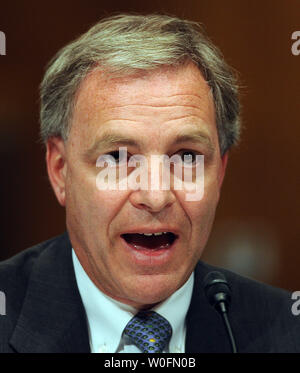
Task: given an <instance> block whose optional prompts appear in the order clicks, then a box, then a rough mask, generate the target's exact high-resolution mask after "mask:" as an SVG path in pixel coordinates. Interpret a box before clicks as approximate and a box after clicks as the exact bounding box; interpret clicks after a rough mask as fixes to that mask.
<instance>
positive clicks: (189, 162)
mask: <svg viewBox="0 0 300 373" xmlns="http://www.w3.org/2000/svg"><path fill="white" fill-rule="evenodd" d="M177 154H179V156H180V158H181V161H182V162H183V164H184V165H185V166H195V165H196V164H197V162H198V161H197V158H196V156H197V155H199V153H197V152H195V151H193V150H181V151H180V152H179V153H177Z"/></svg>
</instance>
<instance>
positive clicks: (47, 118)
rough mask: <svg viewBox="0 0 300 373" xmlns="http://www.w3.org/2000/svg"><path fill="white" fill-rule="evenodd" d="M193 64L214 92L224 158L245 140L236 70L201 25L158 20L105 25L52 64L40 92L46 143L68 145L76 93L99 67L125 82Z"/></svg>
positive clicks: (117, 20)
mask: <svg viewBox="0 0 300 373" xmlns="http://www.w3.org/2000/svg"><path fill="white" fill-rule="evenodd" d="M190 61H192V62H194V63H195V64H196V65H197V66H198V68H199V70H200V71H201V72H202V74H203V76H204V78H205V80H206V81H207V83H208V85H209V86H210V88H211V91H212V94H213V98H214V103H215V110H216V122H217V130H218V137H219V143H220V151H221V154H222V155H223V154H224V153H225V152H226V151H227V150H228V149H229V148H230V147H231V146H232V145H234V144H236V143H237V142H238V140H239V135H240V120H239V112H240V105H239V100H238V86H237V79H236V77H235V75H234V73H233V70H232V69H231V68H230V67H229V66H228V65H227V64H226V62H225V61H224V59H223V56H222V55H221V53H220V51H219V50H218V49H217V48H216V47H215V46H214V45H213V44H212V42H211V41H210V40H209V39H208V37H207V36H206V35H205V33H204V31H203V30H202V28H201V27H200V25H199V24H197V23H196V22H192V21H188V20H182V19H179V18H177V17H171V16H168V15H158V14H151V15H146V16H144V15H131V14H119V15H117V16H112V17H109V18H105V19H102V20H101V21H100V22H98V23H97V24H96V25H94V26H93V27H92V28H91V29H89V30H88V31H87V32H86V33H85V34H83V35H82V36H81V37H79V38H78V39H76V40H75V41H73V42H72V43H70V44H68V45H67V46H65V47H64V48H62V49H61V50H60V51H59V52H58V53H57V54H56V55H55V56H54V57H53V58H52V60H51V61H50V62H49V64H48V66H47V71H46V73H45V76H44V79H43V81H42V83H41V87H40V94H41V113H40V120H41V138H42V140H43V141H44V142H45V143H46V142H47V140H48V139H49V138H50V137H52V136H61V137H62V138H63V140H64V141H67V138H68V134H69V131H70V123H71V119H72V113H73V109H74V102H75V96H76V92H77V90H78V88H79V85H80V83H81V82H82V81H83V79H84V78H85V77H86V75H87V74H88V73H89V72H90V71H91V70H92V69H94V68H95V66H100V67H101V69H102V70H104V71H106V72H107V73H108V74H109V76H111V77H124V76H130V75H133V74H135V73H137V72H142V73H143V72H144V73H146V72H151V70H154V69H158V68H159V67H162V66H181V65H184V64H185V63H187V62H190Z"/></svg>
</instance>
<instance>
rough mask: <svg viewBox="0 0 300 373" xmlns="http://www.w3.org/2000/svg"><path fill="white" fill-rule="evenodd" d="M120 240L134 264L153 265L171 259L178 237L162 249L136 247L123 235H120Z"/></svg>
mask: <svg viewBox="0 0 300 373" xmlns="http://www.w3.org/2000/svg"><path fill="white" fill-rule="evenodd" d="M121 241H122V244H123V247H124V248H125V250H126V251H127V253H128V254H129V255H130V256H131V258H132V260H133V261H134V262H135V263H136V264H139V265H146V266H147V265H151V266H153V265H162V264H165V263H167V262H168V261H169V260H170V259H171V257H172V255H173V253H174V251H175V248H176V246H177V242H178V237H177V238H176V239H175V241H174V242H173V243H172V245H170V246H169V247H167V248H164V249H143V248H141V249H137V248H135V247H134V246H133V245H131V244H129V243H128V242H126V240H125V239H124V238H123V237H121Z"/></svg>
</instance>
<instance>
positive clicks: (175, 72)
mask: <svg viewBox="0 0 300 373" xmlns="http://www.w3.org/2000/svg"><path fill="white" fill-rule="evenodd" d="M195 131H197V132H200V133H201V136H200V138H199V141H195V142H194V141H191V140H188V139H185V140H184V141H181V142H177V143H176V141H175V139H176V138H177V137H180V136H183V135H187V134H190V133H191V132H195ZM107 133H113V134H114V135H115V136H116V135H118V136H122V137H126V138H130V139H131V140H133V141H131V142H129V143H128V142H123V143H112V144H111V145H109V144H106V145H105V147H104V145H103V143H102V145H99V144H100V141H101V139H103V136H104V134H107ZM56 141H57V145H58V146H57V147H56V149H60V150H59V151H58V152H57V153H55V154H54V151H52V150H51V149H53V147H50V146H48V169H49V170H50V171H49V172H50V174H51V172H52V171H51V162H52V163H53V164H54V163H55V162H56V161H57V160H59V161H60V163H59V164H60V165H61V169H60V170H59V171H58V172H57V174H58V175H59V176H58V179H59V180H60V181H59V183H60V184H59V185H60V187H59V188H58V187H55V185H54V189H55V191H56V194H57V196H58V199H59V201H60V203H61V204H62V205H65V206H66V217H67V228H68V232H69V235H70V239H71V242H72V245H73V248H74V250H75V252H76V254H77V256H78V258H79V260H80V262H81V264H82V266H83V267H84V269H85V271H86V272H87V274H88V275H89V277H90V278H91V279H92V281H93V282H94V283H95V284H96V286H98V287H99V288H100V289H101V290H102V291H103V292H104V293H106V294H107V295H109V296H111V297H112V298H114V299H117V300H119V301H121V302H123V303H126V304H131V305H133V306H135V307H137V308H141V307H144V306H146V305H152V304H155V303H158V302H160V301H162V300H164V299H165V298H167V297H168V296H170V295H171V294H172V293H173V292H174V291H176V290H177V289H178V288H179V287H181V286H182V285H183V284H184V283H185V281H186V280H187V279H188V277H189V276H190V274H191V272H192V271H193V269H194V267H195V265H196V263H197V261H198V260H199V258H200V256H201V254H202V251H203V249H204V247H205V245H206V242H207V239H208V236H209V233H210V230H211V226H212V223H213V219H214V215H215V209H216V206H217V203H218V200H219V193H220V188H221V184H222V180H223V175H224V171H225V167H226V159H227V157H226V156H225V157H223V158H221V156H220V150H219V143H218V136H217V130H216V122H215V110H214V104H213V98H212V96H211V94H210V90H209V87H208V85H207V83H206V82H205V80H204V79H203V77H202V75H201V73H200V72H199V70H198V69H197V68H196V67H195V66H194V65H193V64H189V65H188V66H186V67H181V68H179V69H170V68H163V69H160V70H158V71H156V72H155V73H152V74H150V75H148V76H144V77H138V76H136V77H134V78H133V77H132V78H127V79H114V80H105V77H104V76H103V74H101V72H99V71H94V72H92V73H90V74H89V75H88V77H87V78H86V79H85V80H84V81H83V83H82V85H81V87H80V89H79V91H78V93H77V98H76V102H75V109H74V115H73V119H72V127H71V131H70V135H69V138H68V141H67V142H66V143H65V144H63V142H62V140H59V139H57V140H56ZM134 143H135V144H134ZM120 146H126V147H127V153H128V156H129V157H130V156H132V155H135V154H140V155H143V156H145V157H146V159H147V160H149V162H148V169H149V174H150V172H151V162H150V157H151V155H154V154H155V155H162V154H165V155H168V156H169V157H171V156H172V155H174V154H179V155H182V154H187V153H186V152H188V153H190V152H192V154H194V155H197V154H203V155H204V170H205V171H204V172H205V179H204V180H205V183H204V196H203V198H202V199H201V200H199V201H187V200H186V191H185V190H174V188H173V187H172V183H171V187H170V188H169V190H162V188H160V189H159V190H151V189H150V188H149V190H141V189H140V190H131V189H129V188H128V189H127V190H99V188H97V187H96V176H97V174H98V173H99V171H100V170H99V168H97V167H96V161H97V159H98V157H99V156H101V155H103V154H107V153H111V152H115V151H118V149H119V147H120ZM51 152H52V153H53V156H52V155H51ZM60 156H61V158H60ZM51 159H52V161H51ZM182 159H183V158H182ZM57 162H58V161H57ZM49 164H50V166H49ZM59 167H60V166H58V163H57V169H59ZM122 167H124V166H122ZM125 167H126V165H125ZM52 168H53V167H52ZM54 168H55V167H54ZM54 172H55V171H54ZM129 173H130V170H129V169H128V174H129ZM171 174H172V171H171ZM50 179H51V181H52V185H53V184H55V181H53V180H54V179H55V178H53V177H52V178H51V177H50ZM161 231H162V232H166V231H170V232H173V233H174V234H176V237H177V239H176V240H175V242H174V243H173V244H172V245H171V246H169V247H167V248H165V249H160V250H153V249H141V248H134V247H132V245H129V244H127V243H126V240H124V237H128V236H122V235H123V234H126V233H143V232H145V233H149V232H161Z"/></svg>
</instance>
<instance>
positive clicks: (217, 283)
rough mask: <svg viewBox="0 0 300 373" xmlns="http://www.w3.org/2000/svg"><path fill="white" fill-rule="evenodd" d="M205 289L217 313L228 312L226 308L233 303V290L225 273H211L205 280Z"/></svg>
mask: <svg viewBox="0 0 300 373" xmlns="http://www.w3.org/2000/svg"><path fill="white" fill-rule="evenodd" d="M203 287H204V292H205V295H206V297H207V299H208V301H209V303H210V304H211V305H212V306H213V307H214V308H216V309H217V311H219V312H220V311H221V312H226V306H229V304H230V301H231V290H230V287H229V284H228V282H227V280H226V278H225V276H224V275H223V273H221V272H218V271H212V272H209V273H208V274H207V275H206V276H205V278H204V280H203Z"/></svg>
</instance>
